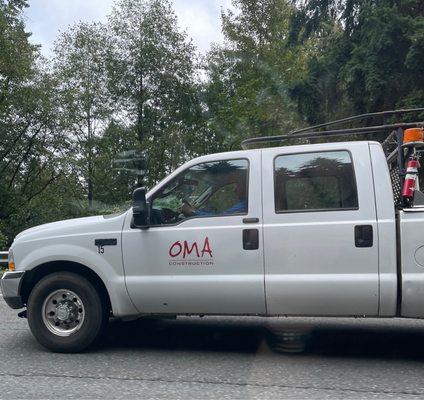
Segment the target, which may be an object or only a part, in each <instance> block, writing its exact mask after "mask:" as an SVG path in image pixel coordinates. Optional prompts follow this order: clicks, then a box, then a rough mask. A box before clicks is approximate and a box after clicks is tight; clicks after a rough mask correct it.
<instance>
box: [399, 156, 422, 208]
mask: <svg viewBox="0 0 424 400" xmlns="http://www.w3.org/2000/svg"><path fill="white" fill-rule="evenodd" d="M418 168H420V162H419V161H418V160H417V159H416V158H415V157H414V156H412V157H411V158H410V159H409V160H408V164H407V167H406V176H405V181H404V183H403V189H402V197H403V199H404V201H405V203H407V204H408V205H412V203H413V201H414V192H415V189H416V186H417V178H418Z"/></svg>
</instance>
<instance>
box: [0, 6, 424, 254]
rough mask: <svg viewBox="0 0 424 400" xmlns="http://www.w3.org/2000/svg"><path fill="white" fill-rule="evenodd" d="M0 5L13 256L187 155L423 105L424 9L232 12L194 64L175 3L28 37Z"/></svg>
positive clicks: (15, 13) (17, 9)
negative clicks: (35, 236)
mask: <svg viewBox="0 0 424 400" xmlns="http://www.w3.org/2000/svg"><path fill="white" fill-rule="evenodd" d="M27 6H28V4H27V1H26V0H0V247H7V244H8V243H10V241H11V239H12V238H13V236H14V235H15V234H16V233H17V232H18V231H20V230H22V229H25V228H27V227H29V226H33V225H37V224H40V223H44V222H49V221H53V220H58V219H63V218H71V217H77V216H84V215H89V214H94V213H103V212H112V211H114V210H117V209H119V208H120V207H127V206H128V201H129V199H130V195H131V192H132V190H133V189H134V188H135V187H136V186H137V185H141V184H144V185H147V186H150V187H151V186H152V185H153V184H155V183H156V182H158V180H160V179H161V178H163V176H165V175H166V174H167V173H169V172H170V171H172V170H173V169H175V168H176V167H177V166H178V165H180V164H181V163H183V162H184V161H185V160H187V159H188V158H191V157H193V156H197V155H201V154H205V153H209V152H215V151H226V150H230V149H238V148H239V146H240V141H241V140H242V139H244V138H247V137H252V136H258V135H274V134H280V133H283V132H287V131H289V130H291V129H293V128H296V127H300V126H303V125H306V124H308V123H315V122H321V121H324V120H327V119H331V118H334V117H341V116H347V115H350V114H353V113H358V112H366V111H379V110H382V109H391V108H396V107H403V106H422V104H423V103H424V84H423V82H424V3H423V2H422V0H365V1H364V0H299V1H289V0H233V10H223V12H222V29H223V33H224V38H225V40H224V42H223V43H222V44H220V45H213V46H212V49H211V51H210V52H209V53H208V54H206V55H199V54H198V53H197V52H196V49H195V47H194V45H193V44H192V41H191V40H190V38H188V36H187V34H186V33H185V32H184V31H181V30H180V29H179V28H178V21H177V18H176V16H175V13H174V11H173V9H172V3H171V1H170V0H117V2H116V3H115V6H114V8H113V11H112V12H111V14H110V16H109V18H108V20H107V22H106V23H104V24H100V23H91V24H87V23H78V24H76V25H74V26H71V27H69V29H68V30H67V31H65V32H63V33H61V34H60V35H59V37H58V38H57V41H56V43H55V47H54V51H53V56H52V58H51V59H44V58H43V57H42V56H41V53H40V49H39V47H38V46H36V45H33V44H31V42H30V41H29V37H30V33H29V32H27V31H26V29H25V24H24V18H23V12H24V9H25V7H27Z"/></svg>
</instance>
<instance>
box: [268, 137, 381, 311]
mask: <svg viewBox="0 0 424 400" xmlns="http://www.w3.org/2000/svg"><path fill="white" fill-rule="evenodd" d="M371 171H372V169H371V161H370V153H369V146H368V143H365V142H358V143H349V144H346V143H344V144H343V143H339V144H337V143H334V144H330V145H329V144H325V145H313V146H291V147H286V148H276V149H267V150H263V185H264V191H263V204H264V214H263V215H264V250H265V289H266V301H267V311H268V314H286V315H332V316H337V315H377V314H378V298H379V277H378V238H377V229H376V224H377V222H376V211H375V199H374V187H373V179H372V172H371Z"/></svg>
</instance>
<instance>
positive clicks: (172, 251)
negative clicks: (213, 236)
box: [169, 236, 212, 258]
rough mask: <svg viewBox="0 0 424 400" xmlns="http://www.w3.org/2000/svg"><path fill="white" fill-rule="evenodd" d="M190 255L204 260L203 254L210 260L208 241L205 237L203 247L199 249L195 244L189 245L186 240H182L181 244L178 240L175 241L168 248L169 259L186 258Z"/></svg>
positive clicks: (210, 252) (210, 251) (210, 253)
mask: <svg viewBox="0 0 424 400" xmlns="http://www.w3.org/2000/svg"><path fill="white" fill-rule="evenodd" d="M191 253H194V254H193V255H195V256H196V257H197V258H204V257H205V254H209V257H210V258H212V250H211V246H210V244H209V239H208V237H207V236H206V237H205V240H204V242H203V247H202V248H201V249H200V247H199V246H198V244H197V242H194V243H192V244H191V245H190V244H189V242H187V240H184V242H183V243H181V242H180V241H179V240H177V241H176V242H175V243H174V244H173V245H172V246H171V247H170V248H169V255H170V256H171V257H182V258H186V257H187V256H189V255H190V254H191Z"/></svg>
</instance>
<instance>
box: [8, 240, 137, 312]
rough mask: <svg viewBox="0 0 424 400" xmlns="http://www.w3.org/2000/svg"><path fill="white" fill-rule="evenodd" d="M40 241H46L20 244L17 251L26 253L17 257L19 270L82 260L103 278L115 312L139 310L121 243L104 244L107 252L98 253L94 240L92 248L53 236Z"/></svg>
mask: <svg viewBox="0 0 424 400" xmlns="http://www.w3.org/2000/svg"><path fill="white" fill-rule="evenodd" d="M40 242H43V241H34V242H26V243H25V244H22V247H26V249H24V248H22V249H19V247H21V246H17V247H18V248H17V249H16V251H15V254H16V255H17V254H24V256H23V257H22V258H21V257H19V258H20V259H18V260H16V265H17V270H24V271H30V270H32V269H34V268H36V267H37V266H39V265H42V264H46V263H49V262H52V261H55V262H57V261H70V262H74V263H78V264H82V265H84V266H85V267H87V268H89V269H91V270H92V271H93V272H95V273H96V274H97V275H98V276H99V277H100V279H101V280H102V281H103V283H104V285H105V287H106V290H107V291H108V294H109V298H110V302H111V306H112V310H113V314H114V315H115V316H117V317H120V316H132V315H136V314H137V313H138V312H137V310H136V309H135V307H134V305H133V304H132V302H131V299H130V298H129V295H128V292H127V289H126V285H125V277H124V270H123V266H122V255H121V246H120V243H118V244H119V245H118V246H113V247H106V246H105V247H104V253H98V250H97V247H95V246H94V240H93V241H92V242H93V246H92V248H87V247H86V246H81V245H78V244H76V243H55V242H56V240H55V239H53V238H50V240H49V244H47V243H40ZM18 250H19V251H18Z"/></svg>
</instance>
